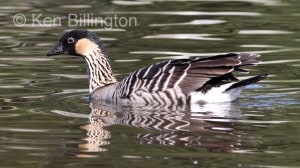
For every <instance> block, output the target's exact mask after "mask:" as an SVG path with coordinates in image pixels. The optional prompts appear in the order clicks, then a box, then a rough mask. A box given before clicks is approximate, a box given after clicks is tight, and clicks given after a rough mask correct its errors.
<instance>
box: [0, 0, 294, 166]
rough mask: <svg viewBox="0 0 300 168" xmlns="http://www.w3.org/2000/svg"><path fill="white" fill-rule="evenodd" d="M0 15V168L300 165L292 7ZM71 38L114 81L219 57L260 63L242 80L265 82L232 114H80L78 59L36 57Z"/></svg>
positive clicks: (87, 7)
mask: <svg viewBox="0 0 300 168" xmlns="http://www.w3.org/2000/svg"><path fill="white" fill-rule="evenodd" d="M80 14H81V15H80ZM84 14H86V15H85V16H87V15H89V16H90V18H89V20H88V19H87V18H83V15H84ZM70 15H72V16H73V17H75V16H76V17H78V19H79V18H80V17H81V19H83V20H84V21H85V22H82V24H83V23H85V24H86V25H81V26H80V25H77V26H74V25H70V24H72V22H70V20H72V19H73V18H69V16H70ZM0 16H1V17H0V24H1V29H0V141H1V143H0V160H1V163H0V166H1V167H5V168H8V167H173V168H174V167H298V166H300V159H299V154H300V152H299V151H300V134H299V131H300V129H299V121H300V114H299V109H300V96H299V91H300V89H299V82H300V80H299V76H300V75H299V74H300V73H299V67H300V63H299V61H300V56H299V54H300V52H299V42H300V34H299V30H300V22H299V20H300V2H299V1H296V0H289V1H288V0H285V1H284V0H282V1H280V0H262V1H258V0H236V1H233V0H232V1H230V0H228V1H227V0H216V1H209V0H206V1H205V0H203V1H175V0H174V1H172V0H170V1H168V0H166V1H163V0H161V1H156V0H145V1H68V2H67V1H66V2H63V1H46V0H44V1H34V0H31V1H17V0H15V1H9V2H3V1H2V2H0ZM22 17H25V19H26V22H25V24H23V23H24V22H23V21H24V20H22V19H24V18H22ZM96 17H101V18H103V19H105V18H106V20H105V21H106V22H105V23H106V24H105V23H103V22H97V24H96V25H91V24H92V23H94V22H93V21H94V20H95V18H96ZM130 18H131V19H136V20H135V21H136V22H134V23H137V24H132V25H122V24H123V22H124V23H125V20H126V19H130ZM14 19H15V20H14ZM59 19H61V20H59ZM122 19H125V20H122ZM116 20H118V21H121V22H119V24H113V23H112V22H114V23H115V21H116ZM14 21H15V22H14ZM98 21H99V20H98ZM16 23H18V24H21V25H16ZM52 23H55V24H52ZM101 23H102V24H101ZM109 23H111V24H109ZM120 23H121V24H120ZM76 28H81V29H89V30H91V31H94V32H96V33H97V34H98V35H99V36H100V37H101V39H102V40H103V41H104V43H105V45H106V46H107V50H108V53H109V56H110V58H111V63H112V66H113V70H114V72H115V74H116V75H117V78H118V79H122V78H123V77H124V76H126V75H127V74H128V73H129V72H132V71H133V70H136V69H137V68H139V67H143V66H146V65H149V64H151V63H154V62H157V61H160V60H165V59H174V58H185V57H191V56H199V57H202V56H207V55H214V54H217V53H226V52H255V53H260V54H261V55H262V56H261V60H262V63H261V64H260V65H259V66H257V67H251V74H249V75H255V74H259V73H269V74H270V76H269V78H268V79H267V80H265V81H263V82H260V83H259V84H256V85H251V86H250V87H248V88H247V89H246V90H245V92H244V94H243V95H242V97H241V99H240V100H239V101H238V102H235V103H233V104H220V105H217V106H216V105H211V106H209V105H207V106H201V107H200V106H199V107H194V108H193V109H191V110H185V109H180V108H179V107H172V108H171V109H167V108H161V107H146V108H140V107H135V108H134V107H131V108H130V107H109V106H104V105H96V106H93V107H90V105H89V102H88V101H87V99H86V97H87V95H88V83H87V76H86V67H85V63H84V62H83V60H82V59H79V58H73V57H67V56H59V57H50V58H49V57H46V56H45V54H46V53H47V51H48V50H50V49H51V48H52V47H53V46H54V45H55V44H56V43H57V42H58V40H59V38H60V36H61V35H62V34H63V33H64V32H65V31H67V30H70V29H76ZM244 76H248V75H244ZM90 113H91V114H92V115H90ZM89 115H90V117H89Z"/></svg>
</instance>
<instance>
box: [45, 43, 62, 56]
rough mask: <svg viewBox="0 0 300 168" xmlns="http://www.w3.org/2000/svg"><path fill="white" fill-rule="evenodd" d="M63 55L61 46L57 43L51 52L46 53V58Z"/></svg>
mask: <svg viewBox="0 0 300 168" xmlns="http://www.w3.org/2000/svg"><path fill="white" fill-rule="evenodd" d="M63 53H64V50H63V48H62V44H61V43H58V44H57V45H56V46H55V47H54V48H53V49H52V50H50V51H49V52H48V53H47V56H52V55H60V54H63Z"/></svg>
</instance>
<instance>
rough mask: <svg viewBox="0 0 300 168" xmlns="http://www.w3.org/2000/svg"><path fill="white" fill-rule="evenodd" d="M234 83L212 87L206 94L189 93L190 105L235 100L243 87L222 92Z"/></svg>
mask: <svg viewBox="0 0 300 168" xmlns="http://www.w3.org/2000/svg"><path fill="white" fill-rule="evenodd" d="M232 84H234V83H228V84H225V85H222V86H220V87H214V88H212V89H210V90H209V91H208V92H207V93H202V92H191V93H190V96H191V103H192V104H193V103H199V102H206V103H222V102H230V101H234V100H236V99H237V98H238V97H239V96H240V94H241V92H242V91H243V90H244V88H245V86H242V87H238V88H234V89H231V90H229V91H227V92H224V91H225V90H226V89H227V88H229V87H230V86H231V85H232Z"/></svg>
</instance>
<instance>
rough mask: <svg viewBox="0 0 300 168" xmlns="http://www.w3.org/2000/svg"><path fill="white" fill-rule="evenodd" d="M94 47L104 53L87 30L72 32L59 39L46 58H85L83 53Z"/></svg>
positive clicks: (99, 44)
mask: <svg viewBox="0 0 300 168" xmlns="http://www.w3.org/2000/svg"><path fill="white" fill-rule="evenodd" d="M95 47H99V48H101V50H102V51H103V52H105V51H104V48H103V47H102V42H101V41H100V39H99V38H98V37H97V35H96V34H94V33H92V32H89V31H87V30H72V31H69V32H67V33H65V34H64V35H63V36H62V37H61V39H60V41H59V43H58V44H57V45H56V46H55V47H54V48H53V49H52V50H50V51H49V52H48V53H47V56H52V55H60V54H68V55H75V56H85V53H87V52H89V50H91V49H93V48H95Z"/></svg>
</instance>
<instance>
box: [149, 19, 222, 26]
mask: <svg viewBox="0 0 300 168" xmlns="http://www.w3.org/2000/svg"><path fill="white" fill-rule="evenodd" d="M225 22H227V21H225V20H216V19H197V20H192V21H190V22H182V23H161V24H150V25H149V26H151V27H163V26H192V25H214V24H221V23H225Z"/></svg>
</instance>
